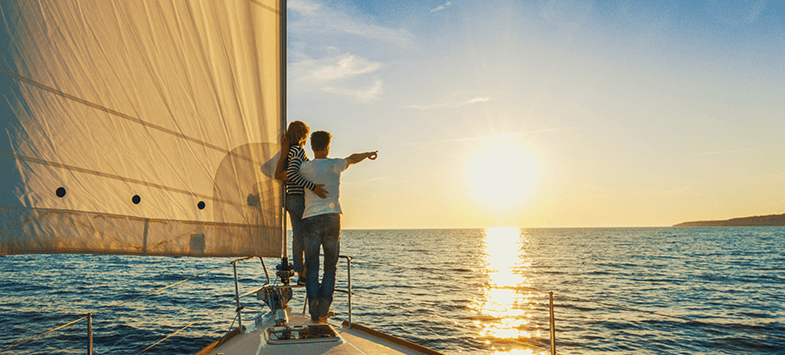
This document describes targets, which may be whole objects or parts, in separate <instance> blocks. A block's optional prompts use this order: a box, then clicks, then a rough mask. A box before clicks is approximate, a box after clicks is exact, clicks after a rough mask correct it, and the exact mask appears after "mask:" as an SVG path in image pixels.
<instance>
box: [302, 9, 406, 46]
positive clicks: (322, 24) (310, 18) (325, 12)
mask: <svg viewBox="0 0 785 355" xmlns="http://www.w3.org/2000/svg"><path fill="white" fill-rule="evenodd" d="M287 9H288V10H289V11H290V13H295V14H296V15H298V16H293V17H294V18H293V19H292V20H291V21H290V22H289V23H288V24H287V26H288V28H289V30H290V31H291V32H295V33H297V34H299V35H301V36H307V34H303V33H311V34H312V33H334V32H342V33H347V34H351V35H356V36H361V37H365V38H370V39H374V40H378V41H383V42H389V43H397V44H401V45H403V44H409V43H411V42H412V40H413V38H414V36H413V35H412V34H411V33H410V32H409V31H406V30H404V29H392V28H387V27H383V26H378V25H375V24H373V23H372V21H371V20H369V19H366V16H364V15H363V14H360V13H351V14H350V13H346V12H342V11H339V10H336V9H333V8H331V7H329V6H325V5H323V4H318V3H315V2H312V1H309V0H292V1H290V2H289V3H288V4H287Z"/></svg>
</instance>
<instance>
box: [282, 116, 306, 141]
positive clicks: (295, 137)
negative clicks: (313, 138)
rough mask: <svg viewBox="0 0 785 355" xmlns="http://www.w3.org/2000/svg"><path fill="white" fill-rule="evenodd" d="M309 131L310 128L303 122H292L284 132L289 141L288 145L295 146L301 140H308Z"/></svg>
mask: <svg viewBox="0 0 785 355" xmlns="http://www.w3.org/2000/svg"><path fill="white" fill-rule="evenodd" d="M310 131H311V128H310V127H308V125H307V124H305V123H304V122H303V121H294V122H292V123H290V124H289V128H288V129H287V130H286V138H288V139H289V144H291V145H297V144H300V141H301V140H303V139H306V138H308V132H310Z"/></svg>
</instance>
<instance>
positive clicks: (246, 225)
mask: <svg viewBox="0 0 785 355" xmlns="http://www.w3.org/2000/svg"><path fill="white" fill-rule="evenodd" d="M11 209H22V210H30V211H37V212H46V213H47V214H49V213H52V214H57V213H62V214H88V215H92V216H93V217H94V218H96V217H106V218H118V219H132V220H138V221H145V220H147V221H149V222H152V223H172V222H177V223H182V224H191V225H196V226H207V227H236V228H249V227H251V228H256V229H260V228H261V229H275V230H277V229H278V228H277V227H275V226H272V227H271V226H267V225H261V224H251V223H226V222H203V221H192V220H180V219H164V218H145V217H137V216H126V215H120V214H112V213H101V212H87V211H75V210H58V209H52V208H33V207H3V208H2V209H0V213H3V212H6V210H11ZM20 225H21V224H20ZM6 231H8V229H6V230H4V231H3V232H6Z"/></svg>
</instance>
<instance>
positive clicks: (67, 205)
mask: <svg viewBox="0 0 785 355" xmlns="http://www.w3.org/2000/svg"><path fill="white" fill-rule="evenodd" d="M277 9H278V1H277V0H221V1H214V0H201V1H199V0H179V1H178V0H163V1H152V0H149V1H148V0H40V1H3V2H0V26H2V27H0V95H1V96H2V97H0V255H7V254H30V253H83V254H133V255H167V256H249V255H255V256H265V257H275V256H280V255H281V245H282V240H281V239H282V238H281V235H282V232H281V230H282V218H281V216H280V214H281V200H282V199H281V188H280V183H278V182H276V181H275V180H274V179H272V177H271V176H270V175H271V174H270V172H269V171H268V172H267V173H265V172H264V171H263V169H260V168H261V167H262V166H263V165H266V166H267V167H268V169H269V168H270V166H271V165H274V162H275V161H277V156H276V154H277V153H278V150H279V146H278V142H277V140H278V139H277V138H278V137H279V136H280V133H281V129H282V124H281V119H280V103H279V101H280V98H281V94H280V92H279V87H280V86H281V82H280V65H281V63H280V56H279V52H280V50H281V48H280V46H279V42H280V39H279V38H280V37H279V25H278V24H279V11H278V10H277Z"/></svg>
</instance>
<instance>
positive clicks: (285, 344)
mask: <svg viewBox="0 0 785 355" xmlns="http://www.w3.org/2000/svg"><path fill="white" fill-rule="evenodd" d="M314 325H316V324H314V323H312V322H311V321H310V319H309V318H308V317H306V316H304V315H302V314H297V313H289V322H288V323H287V327H289V328H290V329H291V330H293V331H294V332H296V333H297V334H295V335H296V337H299V335H300V334H299V332H300V331H301V330H306V329H309V327H310V329H313V328H314V327H312V326H314ZM316 327H321V328H322V329H321V330H324V329H325V328H328V327H329V329H332V330H334V331H335V337H332V336H329V335H328V336H324V337H307V336H305V337H302V338H300V339H289V340H278V339H276V338H275V337H271V336H270V335H271V334H272V333H275V332H276V331H280V330H281V329H280V327H275V325H274V324H273V321H272V318H271V317H270V315H269V314H268V315H264V316H260V317H258V318H257V320H256V322H255V323H254V324H252V325H251V326H250V327H249V328H248V329H246V331H245V332H244V333H239V332H237V333H235V335H233V336H227V337H225V338H224V339H225V340H223V342H221V341H218V342H216V343H213V344H211V345H210V346H208V347H207V348H205V349H204V350H202V351H201V352H199V353H198V354H197V355H219V354H223V355H233V354H259V355H277V354H304V355H308V354H333V355H354V354H381V355H387V354H390V355H392V354H410V355H412V354H439V353H438V352H436V351H433V350H430V349H427V348H424V347H421V346H419V345H417V344H413V343H410V342H408V341H405V340H403V339H400V338H396V337H393V336H391V335H387V334H384V333H380V332H376V331H374V330H370V329H368V328H365V327H363V326H359V325H356V324H355V325H352V328H349V323H348V322H344V323H343V324H341V325H338V324H335V322H334V321H330V323H328V324H324V325H323V324H320V325H316ZM293 338H294V337H293Z"/></svg>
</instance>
